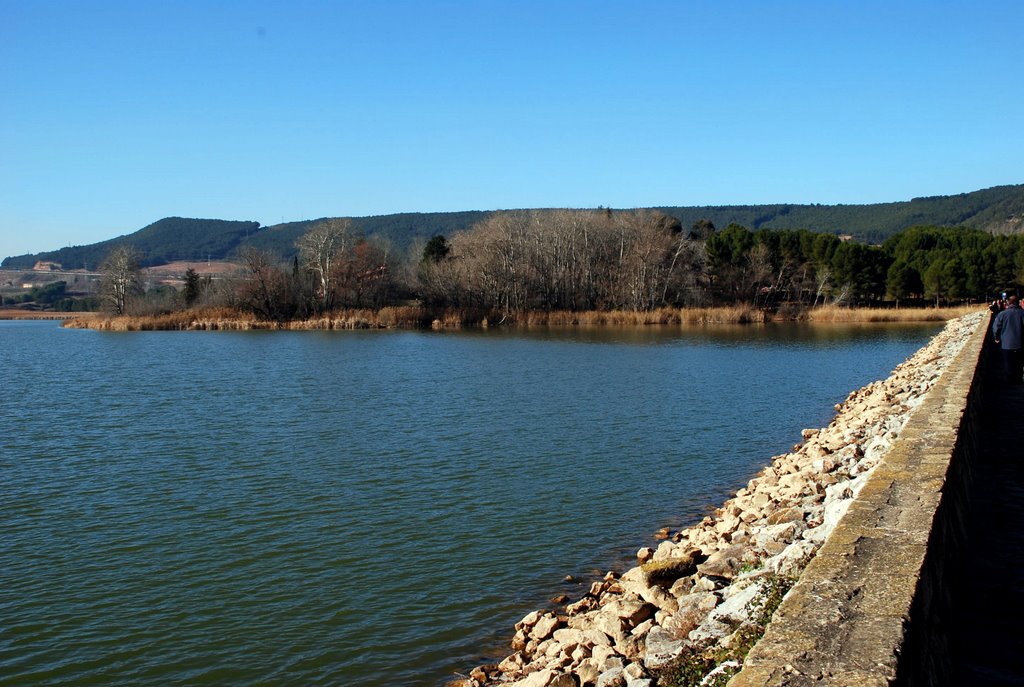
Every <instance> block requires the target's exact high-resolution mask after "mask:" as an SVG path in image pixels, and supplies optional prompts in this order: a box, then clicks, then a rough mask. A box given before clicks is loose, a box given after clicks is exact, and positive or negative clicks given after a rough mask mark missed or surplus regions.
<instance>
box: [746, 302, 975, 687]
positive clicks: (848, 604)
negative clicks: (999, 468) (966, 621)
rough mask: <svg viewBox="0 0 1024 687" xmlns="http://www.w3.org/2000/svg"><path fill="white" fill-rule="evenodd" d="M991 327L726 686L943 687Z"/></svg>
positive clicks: (920, 414)
mask: <svg viewBox="0 0 1024 687" xmlns="http://www.w3.org/2000/svg"><path fill="white" fill-rule="evenodd" d="M986 325H987V320H983V321H982V324H981V325H980V326H979V327H978V329H977V330H976V331H975V332H974V334H973V335H972V336H971V339H970V341H969V342H968V343H967V345H966V346H964V348H963V350H962V351H961V353H960V354H959V355H958V357H957V359H956V360H955V361H954V362H953V363H952V364H951V365H950V367H949V368H948V369H947V370H946V372H945V373H944V374H943V376H942V378H941V379H940V380H939V381H938V382H937V383H936V386H935V387H934V388H933V389H932V390H931V392H930V393H929V395H928V398H927V399H926V400H925V402H924V403H923V404H922V406H921V407H920V408H919V409H918V410H917V412H916V413H915V414H914V416H913V417H912V418H911V420H910V421H909V423H908V424H907V426H906V428H905V429H904V431H903V434H902V436H901V438H900V439H899V440H898V441H897V443H896V444H895V445H894V446H893V447H892V448H891V449H890V451H889V453H888V454H887V456H886V457H885V459H884V460H883V461H882V463H881V464H879V466H878V467H877V468H876V469H875V472H874V474H873V475H872V476H871V478H870V479H869V481H868V482H867V484H865V486H864V489H863V490H862V491H861V493H860V494H859V495H858V497H857V499H856V500H855V502H854V503H853V505H852V506H851V507H850V510H849V511H848V513H847V514H846V516H845V517H844V518H843V520H842V521H841V522H840V523H839V524H838V525H837V526H836V529H835V530H834V531H833V532H832V534H831V536H830V537H829V539H828V540H827V541H826V543H825V544H824V545H823V546H822V548H821V549H820V550H819V551H818V553H817V555H816V556H815V557H814V559H813V560H812V561H811V563H810V564H809V565H808V567H807V569H806V570H805V571H804V573H803V575H802V576H801V578H800V581H799V582H798V583H797V585H796V586H795V587H794V588H793V589H792V590H791V592H790V593H789V595H788V596H787V597H786V599H785V601H784V602H783V604H782V605H781V606H780V608H779V610H778V611H777V612H776V614H775V617H774V619H773V621H772V623H771V624H770V625H769V628H768V631H767V632H766V633H765V636H764V637H763V638H762V640H761V641H760V642H759V643H758V644H757V646H756V647H754V649H753V650H752V651H751V652H750V654H749V655H748V656H747V659H746V661H745V663H744V667H743V670H742V671H741V672H740V673H739V674H738V675H736V676H735V677H734V678H733V679H732V680H731V681H730V682H729V687H755V686H756V687H767V686H769V685H794V686H796V685H893V684H896V685H923V684H927V685H934V684H943V683H944V682H945V681H947V680H948V675H949V671H948V656H949V653H948V647H947V639H946V637H947V635H946V632H945V631H944V627H945V626H946V620H947V619H948V616H949V611H948V609H949V600H948V589H949V587H950V585H949V584H947V577H948V576H949V575H950V574H951V567H952V566H951V565H950V564H949V563H950V561H955V560H956V557H957V555H958V552H959V551H961V550H962V545H963V517H964V513H965V507H964V506H965V499H966V495H965V494H966V491H967V486H968V485H969V484H970V479H971V475H970V465H971V458H972V456H973V455H974V451H975V443H976V442H975V436H974V434H973V431H974V427H976V423H975V422H973V418H974V417H975V415H976V413H977V412H978V407H979V404H980V400H981V398H982V395H983V393H984V388H983V384H982V380H983V379H984V374H983V373H984V369H983V366H984V355H983V348H984V342H985V337H986V332H987V329H988V327H987V326H986Z"/></svg>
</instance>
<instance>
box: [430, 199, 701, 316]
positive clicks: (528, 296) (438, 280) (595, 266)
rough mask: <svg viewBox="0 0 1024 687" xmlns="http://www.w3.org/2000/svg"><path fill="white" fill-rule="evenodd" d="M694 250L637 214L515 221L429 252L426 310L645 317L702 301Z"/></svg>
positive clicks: (661, 220) (662, 218) (505, 219)
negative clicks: (615, 312)
mask: <svg viewBox="0 0 1024 687" xmlns="http://www.w3.org/2000/svg"><path fill="white" fill-rule="evenodd" d="M703 262H704V258H703V250H702V248H701V246H700V245H699V242H697V241H695V240H693V239H692V238H690V236H689V235H688V234H686V233H684V232H683V231H682V228H681V227H680V225H679V222H678V221H676V220H674V219H672V218H670V217H668V216H667V215H664V214H662V213H659V212H653V211H650V210H638V211H632V212H611V211H603V210H598V211H593V210H553V211H546V212H544V211H536V210H530V211H521V212H509V213H502V214H496V215H492V216H491V217H489V218H487V219H486V220H484V221H483V222H481V223H480V224H478V225H476V226H475V227H474V228H473V229H471V230H469V231H466V232H462V233H459V234H456V235H454V236H453V237H452V239H451V241H450V242H447V241H445V240H444V239H443V238H440V237H438V238H436V239H433V240H432V241H431V242H430V243H428V244H427V249H426V250H425V251H424V256H423V261H422V262H421V264H420V266H419V270H418V276H419V284H418V286H419V292H420V294H421V295H422V297H423V299H424V300H426V301H427V302H430V303H433V304H439V305H452V306H457V307H467V306H468V307H483V308H495V309H499V310H503V311H523V310H612V309H621V310H649V309H652V308H657V307H659V306H661V305H662V304H664V303H666V302H673V303H681V304H687V305H691V304H693V303H694V302H695V300H699V299H700V297H701V296H700V293H699V291H700V284H699V281H698V280H699V275H700V274H701V273H702V272H703V269H704V265H703Z"/></svg>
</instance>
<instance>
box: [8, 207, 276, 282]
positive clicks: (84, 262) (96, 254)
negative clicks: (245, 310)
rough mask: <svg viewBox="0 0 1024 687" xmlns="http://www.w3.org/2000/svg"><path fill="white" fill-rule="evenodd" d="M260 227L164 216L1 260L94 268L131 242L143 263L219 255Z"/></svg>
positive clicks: (14, 263)
mask: <svg viewBox="0 0 1024 687" xmlns="http://www.w3.org/2000/svg"><path fill="white" fill-rule="evenodd" d="M259 231H260V223H259V222H229V221H225V220H219V219H185V218H182V217H167V218H165V219H162V220H160V221H158V222H154V223H153V224H150V225H149V226H147V227H143V228H142V229H139V230H138V231H136V232H135V233H133V234H128V235H126V236H118V237H117V238H113V239H108V240H106V241H101V242H99V243H92V244H89V245H87V246H70V247H67V248H61V249H59V250H54V251H47V252H45V253H35V254H32V255H19V256H15V257H11V258H7V259H5V260H4V261H3V265H2V266H3V267H8V268H14V269H29V268H31V267H32V266H33V265H35V263H36V261H37V260H47V261H51V262H58V263H60V264H61V265H62V266H63V267H64V269H69V270H72V269H79V268H86V269H96V268H97V267H98V266H99V264H100V263H101V262H103V259H104V258H106V257H107V254H108V253H110V251H111V249H113V248H114V247H116V246H119V245H123V244H130V245H132V246H134V247H135V248H137V249H139V251H141V252H142V255H143V261H142V264H143V266H144V267H145V266H150V265H163V264H166V263H168V262H174V261H175V260H206V259H208V258H209V259H220V258H223V257H225V256H227V255H230V254H231V253H232V252H234V251H235V250H237V248H238V246H239V244H241V243H243V242H244V241H245V240H246V239H248V238H249V237H251V236H254V235H256V234H257V233H259Z"/></svg>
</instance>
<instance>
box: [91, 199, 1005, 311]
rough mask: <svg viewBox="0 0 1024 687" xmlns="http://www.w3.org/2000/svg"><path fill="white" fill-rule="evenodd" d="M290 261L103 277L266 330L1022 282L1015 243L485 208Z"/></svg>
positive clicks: (321, 235) (936, 293)
mask: <svg viewBox="0 0 1024 687" xmlns="http://www.w3.org/2000/svg"><path fill="white" fill-rule="evenodd" d="M295 248H296V252H295V254H294V256H293V257H292V258H291V259H281V258H280V257H277V256H275V254H273V253H271V252H269V251H266V250H261V249H258V248H255V247H252V246H249V247H246V248H244V249H243V250H242V251H241V253H240V254H239V256H238V259H237V261H236V262H237V263H238V265H239V269H238V272H237V273H236V274H234V275H230V276H229V277H226V278H223V279H218V280H212V279H210V278H204V279H200V278H199V277H198V275H196V274H195V273H194V272H191V271H190V273H188V274H186V278H185V287H184V289H183V290H181V291H180V292H172V293H170V294H169V293H168V292H167V291H166V290H163V291H159V290H157V291H156V294H155V296H147V294H146V292H145V289H143V288H142V281H141V279H140V278H139V276H138V275H139V267H138V263H139V255H138V253H137V252H133V251H132V249H131V248H129V247H125V246H121V247H118V248H117V249H115V250H114V251H113V252H112V253H111V254H110V256H108V258H107V260H105V261H104V263H103V266H102V268H101V272H102V274H103V279H102V284H103V287H102V294H103V297H104V298H105V300H106V302H107V303H108V305H109V307H110V309H111V310H113V311H114V312H117V313H126V312H132V311H133V310H135V311H140V310H148V311H152V310H153V309H154V308H156V309H159V308H164V309H173V308H182V307H192V306H196V305H221V306H228V307H233V308H238V309H242V310H247V311H250V312H252V313H254V314H256V315H257V316H258V317H260V318H263V319H268V320H280V321H283V320H288V319H295V318H306V317H311V316H315V315H318V314H322V313H326V312H330V311H332V310H336V309H343V308H380V307H383V306H386V305H397V304H408V303H410V302H419V303H421V304H423V305H426V306H428V307H433V308H463V309H470V308H471V309H481V310H486V311H493V312H499V313H517V312H525V311H555V310H569V311H585V310H630V311H646V310H655V309H658V308H662V307H704V306H717V305H735V304H742V305H746V306H748V307H755V308H763V309H769V310H774V309H779V308H784V307H792V308H806V307H813V306H815V305H820V304H825V303H829V304H850V305H879V304H882V303H889V304H899V303H901V302H902V303H907V302H909V301H916V302H928V303H935V304H942V303H951V302H970V301H982V300H987V299H990V298H992V297H993V295H994V294H997V293H998V292H1000V291H1004V290H1008V289H1015V288H1016V287H1017V285H1018V284H1019V283H1020V282H1021V281H1022V280H1024V235H1019V234H1018V235H1009V236H995V235H992V234H989V233H986V232H984V231H980V230H976V229H968V228H962V227H933V226H918V227H912V228H910V229H907V230H905V231H903V232H900V233H899V234H896V235H894V236H891V237H890V238H889V239H887V240H886V241H885V242H884V243H883V244H881V245H866V244H862V243H858V242H854V241H849V240H846V241H844V240H842V239H840V238H839V237H838V236H836V235H834V234H825V233H817V232H812V231H807V230H768V229H760V230H756V231H752V230H750V229H748V228H746V227H744V226H741V225H739V224H730V225H728V226H726V227H725V228H723V229H718V228H716V227H715V226H714V224H713V223H712V222H711V221H710V220H706V219H705V220H698V221H696V222H694V223H693V224H692V225H691V226H689V227H684V226H682V225H681V223H680V222H679V220H678V219H675V218H673V217H671V216H669V215H667V214H664V213H662V212H658V211H654V210H634V211H611V210H604V209H599V210H547V211H541V210H525V211H516V212H503V213H494V214H491V215H489V216H487V217H486V218H485V219H483V220H482V221H480V222H478V223H477V224H475V225H474V226H472V227H471V228H469V229H467V230H465V231H460V232H455V233H453V234H451V235H450V236H442V235H435V236H433V237H432V238H431V239H430V240H428V241H425V242H421V243H419V244H418V245H415V246H414V247H413V248H412V249H411V250H410V251H407V252H405V253H400V252H399V251H396V250H394V249H393V248H392V247H391V246H390V245H389V244H388V243H387V242H384V241H379V240H374V239H373V238H370V239H368V238H367V237H365V236H364V235H361V234H360V233H359V232H358V231H356V230H355V229H354V228H353V225H352V223H351V221H349V220H345V219H331V220H324V221H321V222H319V223H316V224H313V225H311V226H310V227H309V229H308V230H307V231H306V232H305V233H303V234H302V235H301V236H299V237H298V239H296V241H295Z"/></svg>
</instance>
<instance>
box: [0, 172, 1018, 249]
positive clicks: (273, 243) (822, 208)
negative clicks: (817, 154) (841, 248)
mask: <svg viewBox="0 0 1024 687" xmlns="http://www.w3.org/2000/svg"><path fill="white" fill-rule="evenodd" d="M656 209H658V210H661V211H662V212H664V213H666V214H668V215H671V216H673V217H676V218H678V219H679V220H680V222H681V223H682V225H683V226H684V227H689V226H692V225H693V223H694V222H696V221H697V220H701V219H708V220H711V221H712V222H713V223H714V224H715V226H716V227H719V228H725V227H726V226H728V225H729V224H731V223H736V224H740V225H742V226H745V227H747V228H749V229H753V230H757V229H810V230H812V231H820V232H829V233H834V234H851V235H852V236H853V237H854V238H855V239H857V240H859V241H862V242H865V243H880V242H881V241H883V240H884V239H885V238H887V237H889V236H892V235H893V234H895V233H898V232H900V231H902V230H904V229H907V228H909V227H912V226H915V225H932V226H967V227H973V228H976V229H984V230H988V231H994V232H999V233H1002V232H1008V231H1021V230H1024V185H1013V186H995V187H993V188H988V189H984V190H981V191H974V192H972V193H961V194H959V195H955V196H932V197H928V198H914V199H913V200H910V201H903V202H896V203H877V204H872V205H785V204H780V205H726V206H703V207H661V208H656ZM490 214H491V213H490V212H485V211H467V212H448V213H438V212H433V213H402V214H394V215H380V216H374V217H357V218H352V222H353V225H355V228H356V229H357V230H358V231H360V232H362V233H363V234H365V235H366V236H374V235H376V236H379V237H381V238H384V239H386V240H388V241H389V242H390V243H391V244H392V245H393V246H394V247H395V248H396V249H398V250H405V249H406V248H408V247H409V246H410V245H412V244H413V243H414V242H415V241H416V240H417V239H428V238H429V237H431V236H433V235H435V234H442V235H445V236H448V235H450V234H452V233H453V232H456V231H460V230H463V229H467V228H469V227H471V226H472V225H474V224H476V223H477V222H479V221H481V220H483V219H485V218H486V217H487V216H488V215H490ZM318 221H319V220H307V221H303V222H291V223H286V224H278V225H274V226H268V227H261V226H260V225H259V223H258V222H237V221H225V220H210V219H184V218H181V217H168V218H166V219H162V220H160V221H158V222H154V223H153V224H150V225H149V226H147V227H145V228H143V229H140V230H139V231H137V232H135V233H133V234H128V235H125V236H120V237H118V238H114V239H110V240H108V241H103V242H100V243H94V244H91V245H88V246H73V247H68V248H61V249H60V250H55V251H48V252H45V253H36V254H32V255H21V256H16V257H9V258H6V259H5V260H4V261H3V267H8V268H31V267H32V265H34V264H35V263H36V261H38V260H48V261H53V262H59V263H61V264H62V265H63V266H64V267H65V269H77V268H81V267H87V268H94V267H95V266H97V265H98V264H99V263H100V261H102V260H103V258H104V257H105V256H106V255H107V253H108V252H109V251H110V249H111V248H112V247H114V246H116V245H119V244H123V243H128V244H131V245H133V246H134V247H135V248H137V249H138V250H140V251H141V252H142V254H143V256H144V258H143V264H144V265H159V264H163V263H167V262H172V261H174V260H206V259H214V260H216V259H224V258H230V257H232V256H233V255H234V254H236V253H237V252H238V249H239V248H241V247H242V246H244V245H252V246H255V247H258V248H264V249H267V250H270V251H272V252H274V253H277V254H279V255H281V256H282V257H285V258H290V257H291V255H293V254H294V253H295V239H296V238H298V237H299V236H300V235H301V234H302V233H304V232H305V231H306V230H307V229H308V228H309V227H310V226H311V225H312V224H314V223H316V222H318Z"/></svg>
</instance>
